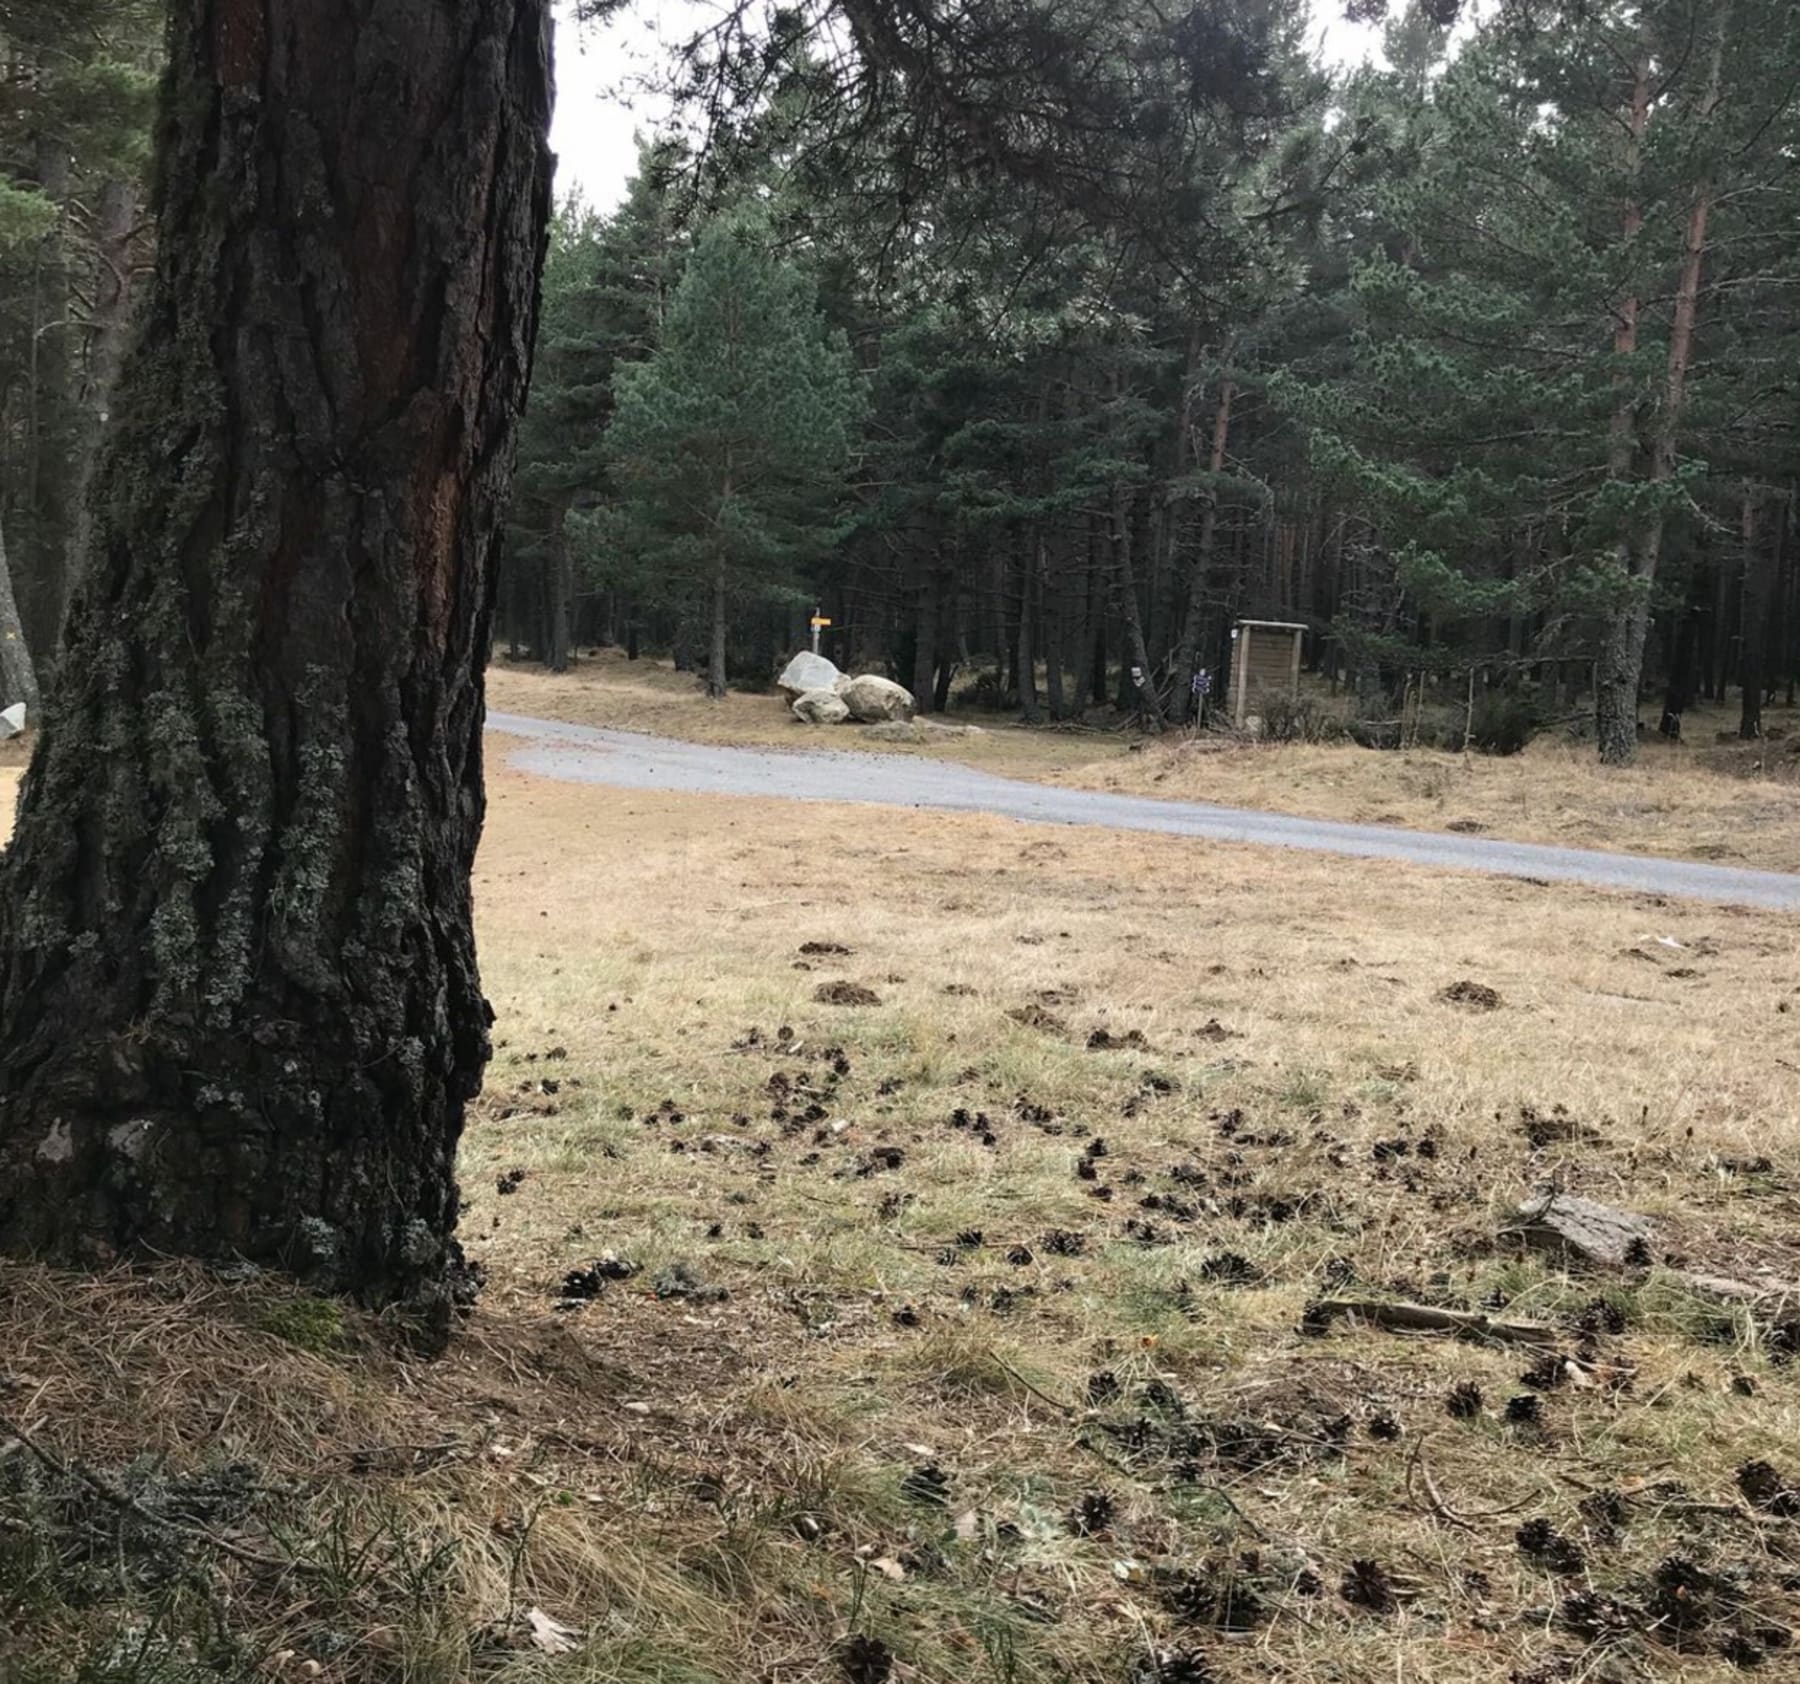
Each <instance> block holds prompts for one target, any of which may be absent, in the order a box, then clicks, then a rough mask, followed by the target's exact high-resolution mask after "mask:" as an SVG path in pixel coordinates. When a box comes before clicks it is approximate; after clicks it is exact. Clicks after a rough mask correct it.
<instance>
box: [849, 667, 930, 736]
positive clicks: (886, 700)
mask: <svg viewBox="0 0 1800 1684" xmlns="http://www.w3.org/2000/svg"><path fill="white" fill-rule="evenodd" d="M837 693H838V694H839V695H840V696H842V697H843V699H844V705H845V706H846V707H847V708H849V710H850V717H851V718H852V719H857V720H861V721H862V723H863V724H865V725H878V724H880V723H881V722H882V721H883V720H884V719H911V718H912V716H913V715H914V714H915V713H916V712H917V711H918V707H919V704H918V703H917V702H915V701H914V700H913V693H912V691H910V690H908V689H907V688H906V686H905V685H904V684H896V683H895V682H894V681H893V680H892V679H891V678H877V677H876V676H875V674H874V673H872V672H865V673H863V674H861V675H860V676H859V677H856V678H846V679H842V680H840V681H839V683H838V687H837Z"/></svg>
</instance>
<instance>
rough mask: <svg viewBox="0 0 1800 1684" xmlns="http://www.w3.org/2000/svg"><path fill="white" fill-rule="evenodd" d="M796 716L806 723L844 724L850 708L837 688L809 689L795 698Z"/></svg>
mask: <svg viewBox="0 0 1800 1684" xmlns="http://www.w3.org/2000/svg"><path fill="white" fill-rule="evenodd" d="M794 717H795V718H796V719H798V720H799V721H800V722H801V723H802V724H805V725H842V724H843V723H844V721H845V720H846V719H848V718H849V717H850V709H849V708H848V707H846V706H845V705H844V699H843V697H842V696H840V695H839V694H838V693H837V692H836V691H835V690H807V691H803V692H802V693H801V694H800V695H798V696H796V697H795V698H794Z"/></svg>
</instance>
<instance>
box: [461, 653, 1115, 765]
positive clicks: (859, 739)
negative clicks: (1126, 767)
mask: <svg viewBox="0 0 1800 1684" xmlns="http://www.w3.org/2000/svg"><path fill="white" fill-rule="evenodd" d="M488 706H489V707H491V708H494V709H495V710H497V711H503V712H508V713H523V714H529V715H532V716H534V717H536V718H539V719H561V720H566V721H568V722H569V723H571V724H575V725H601V726H609V727H611V728H613V729H615V730H620V731H646V732H649V733H650V734H651V735H653V736H659V737H675V738H679V739H681V740H683V741H686V742H700V743H726V744H731V745H735V746H739V747H745V748H808V749H817V748H841V749H855V750H857V751H859V752H862V753H876V754H914V755H918V754H925V755H933V756H936V757H937V758H940V759H944V760H956V761H960V762H962V763H963V764H964V765H967V766H979V767H981V768H983V769H984V770H986V771H990V772H999V773H1002V774H1004V775H1006V776H1009V777H1017V778H1053V777H1055V776H1057V775H1058V774H1060V773H1063V772H1067V771H1071V770H1073V769H1075V768H1078V767H1085V766H1090V765H1092V764H1094V763H1095V762H1096V761H1100V762H1105V761H1109V760H1113V759H1116V758H1117V757H1118V756H1120V755H1122V754H1124V753H1125V752H1126V747H1127V739H1126V738H1125V737H1124V735H1123V734H1121V733H1119V732H1116V731H1106V730H1098V729H1089V728H1086V727H1081V726H1068V727H1066V728H1065V727H1057V728H1054V729H1048V730H1036V731H1027V730H1024V729H1021V728H1020V727H1018V726H1016V725H1013V724H1011V723H1010V722H1009V721H1008V720H1007V719H1006V718H1005V716H1003V715H994V714H987V713H960V712H955V711H952V712H950V713H946V714H940V715H935V716H934V717H935V718H938V719H940V720H942V721H943V722H945V723H947V724H951V725H973V726H975V727H976V728H977V729H976V731H975V732H973V733H971V734H970V735H967V736H952V735H949V734H946V735H945V737H944V738H943V739H942V740H941V741H939V742H934V743H930V744H913V743H894V742H882V741H880V740H879V739H875V738H871V737H869V736H868V735H867V734H866V732H864V731H862V730H860V729H858V728H857V727H856V726H853V725H851V726H831V727H820V726H811V725H802V724H801V723H800V722H799V721H798V720H797V719H795V718H794V716H793V714H792V713H791V712H790V711H789V710H788V706H787V703H786V701H785V700H784V699H783V698H782V696H781V695H780V693H779V692H777V691H774V690H771V691H769V692H768V693H767V694H766V695H751V694H747V693H744V692H740V691H733V692H732V693H731V694H730V695H729V696H727V697H725V698H724V700H723V701H718V702H712V701H708V700H707V698H706V697H705V695H704V694H702V692H701V691H700V690H699V688H698V687H697V685H696V683H695V680H694V676H693V674H691V673H679V672H676V671H675V669H674V668H673V667H672V666H670V665H669V663H668V662H667V661H652V660H642V661H627V660H625V659H624V658H623V657H622V656H621V655H619V654H618V653H617V652H616V651H612V650H603V651H601V652H599V653H598V654H595V655H591V656H587V657H584V658H583V659H582V660H581V662H580V663H579V664H578V665H577V666H575V667H574V668H573V669H571V670H570V671H569V672H567V673H563V674H560V675H559V674H554V673H550V672H546V671H545V670H544V668H542V667H540V666H536V665H517V666H514V665H509V664H507V663H505V662H499V663H496V664H495V665H494V666H492V667H490V668H489V669H488Z"/></svg>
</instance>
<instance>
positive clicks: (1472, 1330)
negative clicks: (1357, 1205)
mask: <svg viewBox="0 0 1800 1684" xmlns="http://www.w3.org/2000/svg"><path fill="white" fill-rule="evenodd" d="M1308 1315H1309V1317H1312V1318H1317V1319H1319V1320H1322V1321H1324V1322H1326V1323H1330V1322H1332V1321H1335V1320H1336V1319H1337V1318H1338V1317H1339V1316H1346V1317H1348V1318H1350V1319H1351V1320H1352V1321H1368V1322H1373V1323H1374V1324H1375V1325H1376V1326H1377V1327H1384V1328H1386V1329H1387V1330H1388V1331H1389V1332H1390V1333H1454V1334H1458V1335H1460V1336H1462V1337H1464V1338H1479V1339H1496V1340H1499V1341H1501V1342H1502V1343H1505V1344H1518V1345H1554V1344H1556V1343H1557V1338H1558V1335H1557V1329H1555V1328H1554V1327H1551V1326H1550V1325H1549V1324H1548V1323H1546V1322H1541V1321H1502V1320H1500V1319H1499V1318H1498V1317H1495V1316H1490V1315H1488V1314H1487V1313H1486V1312H1485V1311H1483V1310H1442V1309H1439V1308H1438V1307H1437V1306H1436V1305H1433V1304H1383V1303H1378V1302H1376V1301H1375V1300H1374V1299H1367V1298H1321V1299H1319V1300H1318V1301H1317V1302H1316V1303H1315V1304H1312V1305H1310V1306H1309V1307H1308Z"/></svg>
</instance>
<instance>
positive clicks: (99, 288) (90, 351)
mask: <svg viewBox="0 0 1800 1684" xmlns="http://www.w3.org/2000/svg"><path fill="white" fill-rule="evenodd" d="M137 220H138V190H137V187H136V185H135V183H133V182H130V181H126V180H124V179H122V178H120V177H111V178H109V179H107V180H106V181H103V182H102V183H101V184H100V191H99V193H98V194H97V195H96V197H95V205H94V256H95V259H96V267H95V273H94V299H93V304H92V306H91V307H90V309H89V311H88V319H87V334H86V356H85V359H84V362H85V370H84V374H83V378H82V386H81V391H80V393H79V398H78V404H77V409H78V418H77V423H76V437H77V444H76V448H75V457H76V470H75V471H76V495H75V515H74V523H73V529H72V531H71V533H70V536H69V548H68V556H67V560H66V562H65V564H64V575H65V577H64V585H63V591H62V595H63V599H64V600H65V601H66V600H67V599H68V598H69V597H70V596H72V595H73V594H74V587H75V582H76V580H77V579H78V578H79V577H80V575H81V567H82V562H83V559H84V558H85V557H86V555H87V552H88V545H89V544H90V543H91V542H92V539H93V530H94V528H93V516H92V513H91V507H92V505H91V503H90V501H89V498H88V495H87V492H88V487H89V485H90V484H91V483H92V481H93V477H94V456H95V452H96V450H97V449H98V447H99V443H100V436H101V431H102V429H103V428H104V426H105V424H106V415H107V405H108V404H109V403H110V402H111V401H112V389H113V383H114V382H115V381H116V380H117V379H118V377H119V363H120V360H121V359H122V358H123V356H124V354H125V339H126V334H127V332H128V330H129V328H130V324H131V306H132V296H133V292H134V280H135V276H134V273H133V263H134V256H135V254H134V251H133V247H134V246H135V245H136V244H137V243H138V241H137V238H136V230H137Z"/></svg>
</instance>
